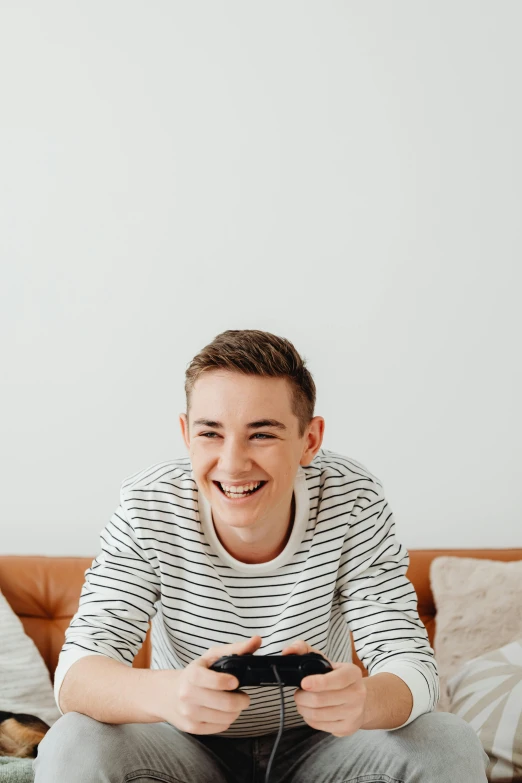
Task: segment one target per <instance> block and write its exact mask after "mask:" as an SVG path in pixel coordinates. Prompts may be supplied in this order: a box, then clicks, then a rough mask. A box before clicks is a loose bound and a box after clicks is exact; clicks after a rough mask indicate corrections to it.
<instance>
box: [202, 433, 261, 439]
mask: <svg viewBox="0 0 522 783" xmlns="http://www.w3.org/2000/svg"><path fill="white" fill-rule="evenodd" d="M217 434H218V433H217V432H202V433H201V434H200V436H199V437H201V438H206V437H207V435H217ZM258 436H259V437H260V438H273V437H274V435H268V434H267V433H266V432H255V433H254V434H253V435H252V437H253V438H256V437H258ZM207 440H214V438H208V439H207Z"/></svg>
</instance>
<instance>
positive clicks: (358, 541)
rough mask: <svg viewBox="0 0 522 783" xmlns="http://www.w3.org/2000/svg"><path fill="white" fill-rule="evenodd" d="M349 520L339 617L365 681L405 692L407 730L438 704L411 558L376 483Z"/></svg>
mask: <svg viewBox="0 0 522 783" xmlns="http://www.w3.org/2000/svg"><path fill="white" fill-rule="evenodd" d="M352 516H353V522H352V524H351V525H350V526H349V529H348V532H347V534H346V538H345V541H344V547H343V554H342V556H341V561H340V565H339V572H338V581H337V587H338V595H339V602H340V606H341V611H342V613H343V615H344V617H345V619H346V621H347V623H348V626H349V628H350V630H351V632H352V634H353V641H354V646H355V649H356V651H357V655H358V656H359V658H360V660H361V661H362V663H363V664H364V666H365V667H366V669H367V671H368V675H369V676H372V675H374V674H378V673H380V672H390V673H391V674H396V675H397V676H398V677H400V678H401V679H402V680H403V681H404V682H405V683H406V685H407V686H408V687H409V689H410V691H411V693H412V696H413V707H412V711H411V713H410V716H409V718H408V720H407V721H405V722H404V723H403V724H402V726H406V725H407V724H408V723H411V722H412V721H413V720H415V718H417V717H418V716H419V715H422V714H423V713H425V712H431V711H432V710H433V709H434V708H435V705H436V704H437V701H438V699H439V677H438V671H437V664H436V662H435V657H434V652H433V649H432V647H431V646H430V643H429V639H428V634H427V631H426V628H425V627H424V624H423V623H422V621H421V619H420V617H419V615H418V612H417V594H416V592H415V588H414V587H413V585H412V584H411V582H410V581H409V579H407V577H406V571H407V568H408V565H409V554H408V552H407V550H406V549H405V547H404V546H403V545H402V544H401V543H399V541H397V539H396V538H395V521H394V518H393V513H392V511H391V509H390V507H389V505H388V503H387V501H386V499H385V497H384V491H383V488H382V485H381V484H380V482H379V481H378V480H375V482H373V483H372V484H371V485H368V487H367V488H366V489H364V490H362V491H361V493H360V495H359V496H358V498H357V500H356V501H355V505H354V508H353V511H352ZM402 726H397V727H396V728H395V729H390V731H396V729H397V728H401V727H402Z"/></svg>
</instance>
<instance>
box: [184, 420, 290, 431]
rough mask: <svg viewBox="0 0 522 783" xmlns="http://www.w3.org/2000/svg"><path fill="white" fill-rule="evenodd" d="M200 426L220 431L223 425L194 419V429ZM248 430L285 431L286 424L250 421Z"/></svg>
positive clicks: (274, 421) (270, 421)
mask: <svg viewBox="0 0 522 783" xmlns="http://www.w3.org/2000/svg"><path fill="white" fill-rule="evenodd" d="M198 425H202V426H203V427H213V428H214V429H216V430H222V429H223V425H222V424H221V422H220V421H212V419H196V421H195V422H194V427H197V426H198ZM246 426H247V429H249V430H257V429H259V428H260V427H275V428H276V429H278V430H286V429H287V427H286V424H283V423H282V422H281V421H277V419H259V421H251V422H250V423H249V424H247V425H246Z"/></svg>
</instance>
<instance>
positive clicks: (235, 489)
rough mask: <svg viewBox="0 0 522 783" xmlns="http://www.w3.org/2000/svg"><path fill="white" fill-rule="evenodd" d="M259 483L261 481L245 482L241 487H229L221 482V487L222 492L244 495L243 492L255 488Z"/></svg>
mask: <svg viewBox="0 0 522 783" xmlns="http://www.w3.org/2000/svg"><path fill="white" fill-rule="evenodd" d="M260 484H261V481H258V482H256V483H255V484H254V483H250V484H245V485H244V486H242V487H231V486H229V485H228V484H221V487H222V489H223V490H224V492H228V494H229V495H244V493H245V492H250V491H252V490H253V489H257V487H259V486H260Z"/></svg>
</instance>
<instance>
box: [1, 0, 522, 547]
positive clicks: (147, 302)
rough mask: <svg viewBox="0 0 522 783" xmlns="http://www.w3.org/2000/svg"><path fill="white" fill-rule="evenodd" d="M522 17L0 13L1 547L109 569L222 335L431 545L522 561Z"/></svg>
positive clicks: (454, 7)
mask: <svg viewBox="0 0 522 783" xmlns="http://www.w3.org/2000/svg"><path fill="white" fill-rule="evenodd" d="M521 25H522V4H521V3H520V2H518V0H512V1H510V0H500V1H499V0H490V2H477V0H469V1H467V0H444V1H443V2H438V3H425V2H423V3H419V2H418V0H406V1H405V0H403V1H402V2H400V1H398V2H394V3H390V2H388V1H387V0H383V1H381V2H379V1H378V0H373V2H371V3H364V2H349V0H346V1H345V2H332V0H316V1H315V2H303V0H295V1H293V2H287V1H286V0H277V1H276V0H269V1H268V2H267V0H265V1H264V2H263V3H245V2H243V1H242V0H237V1H234V0H220V2H217V3H216V2H214V0H203V1H200V2H181V1H178V0H169V2H167V1H166V0H164V1H163V2H154V3H151V2H145V0H142V1H141V2H137V0H133V1H130V0H117V1H115V0H112V1H111V2H107V1H106V0H103V1H102V0H94V1H93V0H90V2H88V3H74V2H66V1H65V0H64V1H63V2H56V1H53V0H49V2H47V3H40V2H36V0H35V1H34V2H24V1H23V0H13V2H6V1H5V0H4V2H2V3H1V5H0V93H1V96H2V97H1V106H0V113H1V130H0V220H1V225H0V253H1V261H2V263H1V268H2V272H1V280H0V284H1V302H0V307H1V316H0V317H1V324H0V328H1V329H2V337H3V340H2V344H3V347H2V363H1V366H2V368H3V373H2V377H1V396H2V399H1V423H0V427H1V429H0V437H1V442H2V448H1V460H2V464H1V466H0V471H1V472H0V475H1V477H2V487H1V492H0V504H1V507H0V525H1V538H0V550H1V551H2V552H3V553H6V554H49V555H65V554H67V555H84V556H94V555H95V554H96V553H97V551H98V546H99V533H100V531H101V530H102V528H103V527H104V525H105V524H106V522H107V520H108V519H109V517H110V515H111V514H112V512H113V510H114V509H115V508H116V506H117V504H118V499H119V488H120V483H121V481H122V479H123V478H125V477H126V476H128V475H129V474H131V473H133V472H136V471H138V470H140V469H142V468H144V467H146V466H147V465H150V464H151V463H154V462H157V461H160V460H166V459H169V458H172V457H178V456H184V455H185V454H186V453H187V452H186V449H185V446H184V444H183V441H182V439H181V435H180V433H179V425H178V415H179V413H180V412H181V411H183V410H184V409H185V400H184V393H183V382H184V371H185V368H186V366H187V364H188V363H189V362H190V360H191V359H192V357H193V356H194V355H195V354H196V353H197V352H198V351H199V350H200V349H201V348H202V347H203V346H204V345H206V344H207V343H208V342H210V341H211V340H212V338H213V337H214V336H215V335H217V334H218V333H219V332H221V331H223V330H224V329H243V328H255V329H265V330H268V331H272V332H275V333H276V334H280V335H283V336H286V337H287V338H288V339H290V340H292V341H293V342H294V344H295V346H296V348H297V349H298V350H299V351H300V352H301V354H303V355H304V356H305V358H306V359H307V362H308V367H309V369H310V370H311V372H312V373H313V375H314V378H315V381H316V384H317V387H318V401H317V407H316V414H319V415H322V416H324V417H325V419H326V432H325V439H324V442H323V445H324V447H325V448H329V449H333V450H337V451H340V452H342V453H344V454H346V455H348V456H351V457H354V458H355V459H358V460H360V461H361V462H363V463H364V464H365V465H367V467H368V468H369V469H370V470H372V471H373V472H374V473H376V474H377V475H378V476H379V477H380V478H381V480H382V481H383V483H384V486H385V489H386V490H387V495H388V498H389V502H390V505H391V507H392V509H393V510H394V512H395V515H396V518H397V527H398V532H399V534H400V537H401V539H402V540H403V541H404V543H405V544H406V545H407V546H408V547H410V548H422V547H431V546H434V547H435V546H441V547H453V546H455V547H468V546H469V547H482V546H484V547H489V546H492V547H494V546H498V547H504V546H521V545H522V535H521V534H522V489H521V487H522V480H521V478H522V476H521V474H522V471H521V468H522V447H521V443H522V438H521V435H522V428H521V419H522V416H521V412H520V408H521V406H520V400H521V397H522V382H521V369H520V365H521V363H520V343H521V340H520V338H521V325H522V324H521V321H522V319H521V315H520V312H521V303H520V302H521V299H520V284H521V271H520V260H521V251H522V229H521V216H522V184H521V183H522V152H521V143H520V140H521V139H522V110H521V101H520V95H521V81H522V80H521V76H522V49H521V47H520V28H521Z"/></svg>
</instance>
